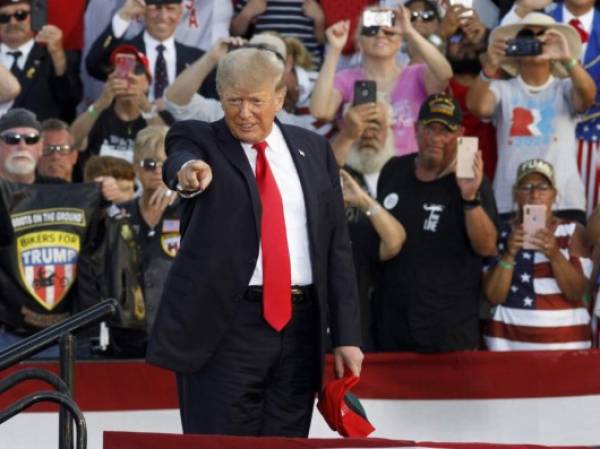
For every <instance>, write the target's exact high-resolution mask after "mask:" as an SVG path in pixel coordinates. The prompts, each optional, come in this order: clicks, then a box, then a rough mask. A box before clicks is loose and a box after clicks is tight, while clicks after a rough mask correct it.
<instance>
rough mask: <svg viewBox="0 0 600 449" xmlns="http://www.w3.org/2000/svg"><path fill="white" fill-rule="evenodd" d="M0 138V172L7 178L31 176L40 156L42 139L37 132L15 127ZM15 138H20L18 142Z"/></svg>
mask: <svg viewBox="0 0 600 449" xmlns="http://www.w3.org/2000/svg"><path fill="white" fill-rule="evenodd" d="M1 136H2V137H1V138H0V171H1V172H2V173H3V174H4V175H5V176H8V177H9V178H10V177H11V176H23V175H30V174H32V173H33V172H34V171H35V166H36V164H37V161H38V159H39V158H40V156H41V155H42V139H41V138H40V137H41V136H40V134H39V133H38V131H37V130H36V129H35V128H29V127H15V128H10V129H7V130H6V131H3V132H2V134H1ZM17 137H19V138H20V139H19V140H18V141H17ZM36 137H37V139H36ZM6 140H11V142H7V141H6ZM26 140H29V142H30V143H27V141H26Z"/></svg>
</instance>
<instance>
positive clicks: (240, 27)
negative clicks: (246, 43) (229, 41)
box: [231, 0, 267, 36]
mask: <svg viewBox="0 0 600 449" xmlns="http://www.w3.org/2000/svg"><path fill="white" fill-rule="evenodd" d="M266 10H267V0H248V2H247V3H246V5H245V6H244V7H243V8H242V10H241V11H240V12H239V13H237V14H236V15H235V17H234V18H233V20H232V21H231V34H232V35H233V36H245V35H246V33H247V32H248V28H249V27H250V24H251V23H252V22H253V21H254V19H255V18H256V17H258V16H260V15H261V14H262V13H264V12H265V11H266Z"/></svg>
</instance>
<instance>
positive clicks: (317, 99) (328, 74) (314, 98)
mask: <svg viewBox="0 0 600 449" xmlns="http://www.w3.org/2000/svg"><path fill="white" fill-rule="evenodd" d="M349 32H350V21H349V20H341V21H339V22H336V23H334V24H333V25H331V26H330V27H329V28H327V30H326V31H325V35H326V36H327V42H328V43H329V45H328V46H327V50H326V51H325V60H324V61H323V65H322V66H321V71H320V72H319V77H318V78H317V82H316V83H315V86H314V88H313V92H312V95H311V97H310V113H311V114H312V115H313V116H314V117H316V118H317V119H319V120H326V121H329V120H332V119H333V118H334V116H335V113H336V112H337V110H338V109H339V107H340V105H341V104H342V94H341V93H340V92H339V91H338V90H337V89H335V88H334V87H333V80H334V78H335V69H336V67H337V63H338V61H339V59H340V55H341V54H342V49H343V48H344V45H346V41H347V40H348V33H349Z"/></svg>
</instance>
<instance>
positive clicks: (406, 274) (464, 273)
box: [376, 94, 497, 352]
mask: <svg viewBox="0 0 600 449" xmlns="http://www.w3.org/2000/svg"><path fill="white" fill-rule="evenodd" d="M461 123H462V113H461V110H460V106H459V105H458V103H457V102H456V100H455V99H454V98H452V97H450V96H448V95H445V94H436V95H431V96H430V97H428V98H427V99H426V100H425V102H424V103H423V105H422V106H421V110H420V112H419V118H418V122H417V124H416V135H417V143H418V147H419V148H418V152H417V154H412V155H407V156H402V157H394V158H392V159H390V161H389V162H388V163H387V164H386V165H385V166H384V167H383V169H382V171H381V175H380V177H379V183H378V188H377V190H378V191H377V196H378V199H379V201H380V203H381V204H382V205H383V207H384V208H386V209H387V210H388V211H389V212H390V213H391V214H392V215H394V216H395V217H396V218H397V219H398V220H399V221H400V223H402V225H403V226H404V228H405V229H406V236H407V237H406V242H405V243H404V246H403V248H402V250H401V251H400V253H399V254H398V256H397V257H395V258H394V259H392V260H390V261H388V262H386V263H385V264H383V265H382V266H381V270H380V272H379V275H380V281H381V282H380V286H379V292H378V300H377V312H376V326H377V337H378V348H379V349H380V350H383V351H417V352H445V351H458V350H468V349H476V348H477V347H478V343H479V329H478V322H479V297H480V291H481V261H482V257H486V256H491V255H493V254H495V252H496V247H495V245H496V239H497V226H496V225H495V221H496V215H497V213H496V206H495V203H494V197H493V194H492V190H491V187H490V184H489V182H488V180H487V179H484V178H483V162H482V159H481V151H478V152H477V153H476V155H475V157H474V162H473V172H474V178H457V177H456V175H455V165H456V163H455V160H456V155H457V139H458V138H459V137H460V136H461V135H462V126H461Z"/></svg>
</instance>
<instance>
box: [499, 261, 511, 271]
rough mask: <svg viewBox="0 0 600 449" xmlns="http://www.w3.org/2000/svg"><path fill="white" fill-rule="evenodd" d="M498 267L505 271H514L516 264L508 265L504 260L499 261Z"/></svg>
mask: <svg viewBox="0 0 600 449" xmlns="http://www.w3.org/2000/svg"><path fill="white" fill-rule="evenodd" d="M498 265H499V266H500V268H504V269H505V270H512V269H513V268H514V267H515V264H514V263H508V262H506V261H504V260H502V259H500V260H498Z"/></svg>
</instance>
